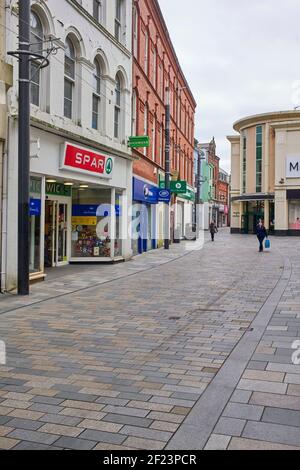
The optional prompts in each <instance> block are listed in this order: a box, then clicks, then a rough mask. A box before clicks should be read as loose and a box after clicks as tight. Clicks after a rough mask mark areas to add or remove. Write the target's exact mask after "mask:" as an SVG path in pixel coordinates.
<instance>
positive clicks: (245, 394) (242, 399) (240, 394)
mask: <svg viewBox="0 0 300 470" xmlns="http://www.w3.org/2000/svg"><path fill="white" fill-rule="evenodd" d="M251 395H252V392H251V390H235V391H234V393H233V394H232V396H231V398H230V401H231V402H234V403H248V402H249V400H250V397H251Z"/></svg>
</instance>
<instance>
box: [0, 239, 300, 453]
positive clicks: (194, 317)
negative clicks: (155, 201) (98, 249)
mask: <svg viewBox="0 0 300 470" xmlns="http://www.w3.org/2000/svg"><path fill="white" fill-rule="evenodd" d="M299 250H300V240H298V239H293V243H292V244H291V243H290V240H289V239H284V238H276V239H273V240H272V250H271V251H270V253H265V254H263V255H262V254H259V253H258V252H257V246H256V240H255V238H254V237H250V236H249V237H243V236H230V235H229V233H228V231H227V230H221V231H220V233H219V234H218V237H217V239H216V242H215V244H212V243H206V244H205V246H204V248H203V250H201V251H194V252H186V251H185V250H184V245H183V244H181V245H180V246H174V247H172V249H171V251H170V252H169V253H166V252H164V251H163V250H157V251H155V252H153V253H148V254H145V255H143V256H141V257H137V258H135V259H134V260H133V261H131V262H128V263H125V264H120V265H116V266H85V267H81V268H77V267H70V268H69V267H68V268H62V270H60V269H58V270H57V271H56V272H55V273H54V272H50V273H49V277H48V280H47V281H46V283H44V284H38V285H35V286H33V288H32V294H31V296H30V297H29V298H27V299H19V298H17V297H16V296H14V295H8V296H3V298H1V299H0V339H1V340H4V341H5V342H6V345H7V356H8V357H7V365H6V366H0V449H87V450H88V449H107V450H117V449H120V450H121V449H123V450H128V449H150V450H160V449H166V448H172V445H173V446H174V445H175V443H176V442H177V444H178V440H177V441H176V439H177V437H178V436H180V437H181V440H180V443H179V445H177V448H178V449H184V448H187V447H186V446H187V444H186V442H188V438H189V433H188V429H189V420H193V425H192V428H193V432H194V436H195V448H199V449H201V448H206V449H212V448H213V449H266V448H270V449H278V448H282V449H294V448H300V380H299V378H300V366H297V365H294V364H293V363H292V358H291V357H292V353H293V350H292V348H291V346H292V343H293V341H295V340H297V339H300V338H299V336H300V331H299V329H300V313H299V312H300V308H299V307H300V294H299V291H300V290H299V285H298V284H299V282H300V281H299V272H300V262H299V261H298V259H297V258H299V256H297V255H298V252H299ZM91 286H92V287H91ZM280 289H282V292H283V293H282V295H280V296H278V297H279V299H277V298H276V292H277V290H278V292H279V290H280ZM274 295H275V297H274ZM267 307H268V308H267ZM266 308H267V310H266ZM270 308H271V310H270ZM265 310H266V311H265ZM1 312H2V313H1ZM264 312H265V313H264ZM270 312H271V313H270ZM264 322H265V324H264ZM252 329H253V333H251V331H252ZM258 333H259V334H258ZM251 335H252V336H251ZM247 338H249V339H248V342H250V343H251V347H247V348H246V350H247V351H249V357H248V356H247V353H246V350H245V352H244V353H243V352H242V353H241V359H240V360H239V356H237V353H238V351H239V347H242V345H243V341H247ZM242 351H243V350H242ZM232 361H237V362H236V364H237V367H232V366H231V363H232ZM233 365H235V362H233ZM226 368H227V369H226ZM232 369H233V372H232ZM227 370H228V374H227V376H226V380H227V382H228V384H229V385H226V386H225V388H222V387H219V388H218V386H216V384H218V380H220V377H222V373H223V372H226V371H227ZM226 373H227V372H226ZM230 374H232V377H233V378H232V383H234V385H233V389H232V390H231V389H230V382H231V375H230ZM225 375H226V374H225ZM235 383H236V385H235ZM210 387H212V390H216V392H215V393H213V394H211V396H210V397H209V398H210V400H211V405H212V406H213V405H214V404H216V405H217V404H218V403H219V407H220V412H219V411H217V410H218V406H216V407H215V409H216V413H215V416H214V417H213V419H211V423H210V429H209V430H208V428H206V429H204V428H203V426H204V427H205V420H201V416H202V415H203V410H201V400H205V399H206V394H209V393H210ZM226 387H227V388H226ZM226 390H227V391H226ZM227 395H228V399H227ZM222 400H224V403H223V402H222ZM197 407H199V415H198V416H199V417H200V418H199V419H197V417H195V412H196V410H197ZM201 413H202V415H201ZM193 416H194V418H193ZM208 421H209V420H208ZM201 427H202V428H203V429H201ZM198 428H199V439H198V433H197V430H198ZM186 430H187V432H186ZM201 432H202V434H203V436H204V437H203V439H202V440H201V439H200V435H201ZM197 439H198V441H197ZM172 443H173V444H172Z"/></svg>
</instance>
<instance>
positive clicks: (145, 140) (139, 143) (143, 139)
mask: <svg viewBox="0 0 300 470" xmlns="http://www.w3.org/2000/svg"><path fill="white" fill-rule="evenodd" d="M128 147H130V148H145V147H150V137H149V136H148V135H142V136H137V137H129V140H128Z"/></svg>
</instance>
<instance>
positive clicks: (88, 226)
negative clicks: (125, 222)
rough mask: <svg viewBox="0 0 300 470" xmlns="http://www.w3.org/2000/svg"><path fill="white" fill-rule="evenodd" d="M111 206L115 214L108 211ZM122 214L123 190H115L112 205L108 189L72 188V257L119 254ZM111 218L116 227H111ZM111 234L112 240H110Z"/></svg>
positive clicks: (97, 257)
mask: <svg viewBox="0 0 300 470" xmlns="http://www.w3.org/2000/svg"><path fill="white" fill-rule="evenodd" d="M82 186H84V185H82ZM112 208H114V209H112ZM112 210H114V214H111V211H112ZM121 216H122V191H116V197H115V204H114V205H112V190H111V189H103V188H99V189H98V188H88V187H87V188H83V187H82V188H74V189H73V191H72V237H71V261H79V260H90V261H93V260H95V261H96V260H97V259H100V258H106V259H108V258H114V257H119V256H122V222H121ZM114 221H115V227H114V230H112V224H113V223H114ZM112 234H114V240H115V241H114V243H113V244H112ZM112 249H113V251H114V253H112Z"/></svg>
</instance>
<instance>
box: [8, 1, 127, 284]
mask: <svg viewBox="0 0 300 470" xmlns="http://www.w3.org/2000/svg"><path fill="white" fill-rule="evenodd" d="M6 3H7V7H8V8H7V10H6V11H7V13H6V20H7V25H8V28H9V29H7V48H8V50H15V49H17V34H18V16H17V8H16V6H17V2H16V1H7V2H6ZM131 23H132V0H101V1H98V0H95V1H92V0H82V1H75V0H39V1H36V0H34V1H32V15H31V31H32V34H31V41H32V50H33V51H40V50H43V51H44V52H43V54H44V55H46V54H47V52H46V51H47V50H48V49H50V48H51V47H55V53H52V54H50V56H49V60H50V65H49V67H47V68H44V69H42V70H39V68H38V64H36V63H35V62H33V63H32V65H31V103H32V104H31V160H30V172H31V180H30V198H31V199H30V271H31V278H32V279H35V278H42V277H44V276H45V267H58V266H60V265H64V264H68V263H70V262H71V263H72V262H89V261H91V262H95V261H99V262H103V261H109V262H113V261H115V260H120V259H123V258H124V259H128V258H129V257H130V256H131V241H130V239H129V238H128V237H127V226H128V222H129V221H128V218H127V217H128V216H127V214H128V210H127V201H128V203H129V204H130V202H131V200H132V156H131V151H130V150H129V149H128V147H127V141H128V137H129V136H130V132H131V90H132V57H131V43H132V38H131V31H132V28H131ZM11 62H12V64H13V65H14V86H13V88H12V89H11V90H10V92H9V126H8V127H9V128H8V133H9V134H8V135H9V139H8V164H7V169H6V171H7V173H6V178H7V181H8V185H7V188H8V189H7V191H8V193H7V199H5V201H7V203H6V204H4V206H3V208H2V210H3V217H4V219H5V226H6V227H7V233H6V234H5V237H4V240H3V244H2V253H3V254H4V256H2V266H1V272H2V278H5V286H2V289H3V288H5V289H6V290H10V289H12V288H14V287H15V285H16V277H17V250H16V247H17V185H16V178H17V155H18V114H17V113H18V82H17V78H18V61H17V60H16V59H11ZM111 207H112V208H113V209H112V210H111V209H110V208H111Z"/></svg>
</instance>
